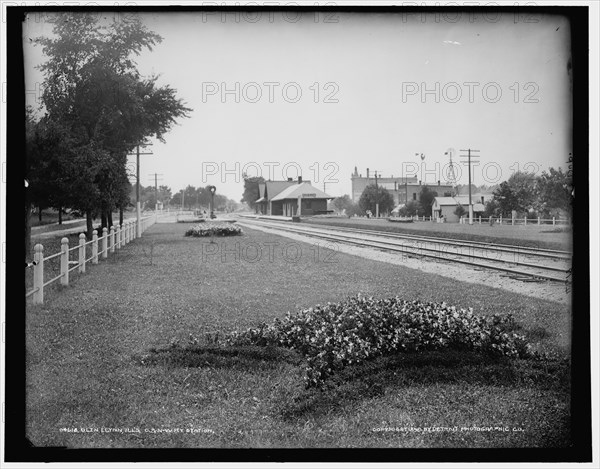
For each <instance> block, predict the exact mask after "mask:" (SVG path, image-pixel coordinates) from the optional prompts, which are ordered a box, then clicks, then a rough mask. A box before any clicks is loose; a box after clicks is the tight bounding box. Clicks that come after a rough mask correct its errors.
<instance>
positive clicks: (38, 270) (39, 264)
mask: <svg viewBox="0 0 600 469" xmlns="http://www.w3.org/2000/svg"><path fill="white" fill-rule="evenodd" d="M33 249H34V254H33V262H34V265H33V288H35V289H36V290H37V291H36V292H35V293H34V294H33V304H36V305H41V304H42V303H43V302H44V246H42V245H41V244H36V245H35V247H34V248H33Z"/></svg>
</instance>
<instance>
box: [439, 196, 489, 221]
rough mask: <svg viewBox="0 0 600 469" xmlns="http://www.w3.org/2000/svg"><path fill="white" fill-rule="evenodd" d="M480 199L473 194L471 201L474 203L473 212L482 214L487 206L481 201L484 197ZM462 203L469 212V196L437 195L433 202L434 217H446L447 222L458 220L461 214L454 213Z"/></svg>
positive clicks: (466, 211)
mask: <svg viewBox="0 0 600 469" xmlns="http://www.w3.org/2000/svg"><path fill="white" fill-rule="evenodd" d="M477 200H478V199H476V198H475V197H473V196H471V202H472V203H473V213H474V214H480V213H482V212H483V211H484V210H485V206H484V204H483V203H481V201H482V200H484V199H479V202H477ZM459 205H462V206H463V207H464V209H465V213H467V214H468V213H469V196H468V195H467V196H462V195H459V196H456V197H435V198H434V199H433V202H432V203H431V213H432V214H433V218H434V219H438V218H441V217H444V218H445V220H446V221H447V222H458V221H459V216H458V215H456V213H454V212H455V211H456V208H457V207H458V206H459Z"/></svg>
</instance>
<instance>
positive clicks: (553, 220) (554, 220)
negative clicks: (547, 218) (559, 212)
mask: <svg viewBox="0 0 600 469" xmlns="http://www.w3.org/2000/svg"><path fill="white" fill-rule="evenodd" d="M554 225H556V217H552V226H554Z"/></svg>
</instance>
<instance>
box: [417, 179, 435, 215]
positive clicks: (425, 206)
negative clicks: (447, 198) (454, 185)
mask: <svg viewBox="0 0 600 469" xmlns="http://www.w3.org/2000/svg"><path fill="white" fill-rule="evenodd" d="M437 196H438V193H437V192H436V191H434V190H432V189H431V188H430V187H429V186H423V187H422V188H421V192H420V193H419V205H420V213H419V215H421V216H423V215H425V216H429V217H430V216H431V204H432V203H433V199H434V198H436V197H437Z"/></svg>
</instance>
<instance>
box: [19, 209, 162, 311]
mask: <svg viewBox="0 0 600 469" xmlns="http://www.w3.org/2000/svg"><path fill="white" fill-rule="evenodd" d="M156 218H157V215H151V216H149V217H145V218H142V219H141V220H140V228H141V229H140V236H141V235H142V233H143V232H144V231H146V230H147V229H148V228H150V227H151V226H152V225H154V223H156ZM136 223H137V221H136V220H131V219H130V220H125V221H124V222H123V224H122V225H117V226H116V227H114V226H111V227H110V230H109V229H108V228H103V229H102V236H101V237H98V232H97V231H96V230H94V231H93V233H92V239H91V241H87V242H86V241H85V235H84V234H83V233H81V234H80V235H79V244H78V245H77V246H74V247H72V248H69V239H68V238H62V239H61V242H60V247H61V249H60V252H58V253H56V254H52V255H50V256H47V257H44V246H43V245H42V244H36V245H35V247H34V255H33V262H32V263H31V264H29V265H28V266H31V267H33V289H32V290H30V291H29V292H27V293H26V294H25V298H27V297H29V296H33V298H32V302H33V304H43V303H44V287H46V286H48V285H50V284H51V283H54V282H55V281H57V280H59V279H60V283H61V285H64V286H68V285H69V273H70V272H72V271H73V270H75V269H77V271H78V272H79V273H85V269H86V264H88V263H91V264H98V260H99V258H101V259H107V258H108V253H109V252H110V253H114V252H115V251H116V250H119V249H121V248H123V247H124V246H125V245H127V244H128V243H130V242H131V241H133V240H134V239H135V238H136ZM89 245H91V248H92V255H91V257H89V258H87V259H86V257H85V255H86V246H89ZM99 249H100V251H99ZM75 250H77V251H78V260H76V261H71V260H70V259H69V258H70V253H71V251H75ZM58 257H60V274H59V275H57V276H56V277H54V278H53V279H51V280H48V281H47V282H44V262H46V261H49V260H51V259H54V258H58Z"/></svg>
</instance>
